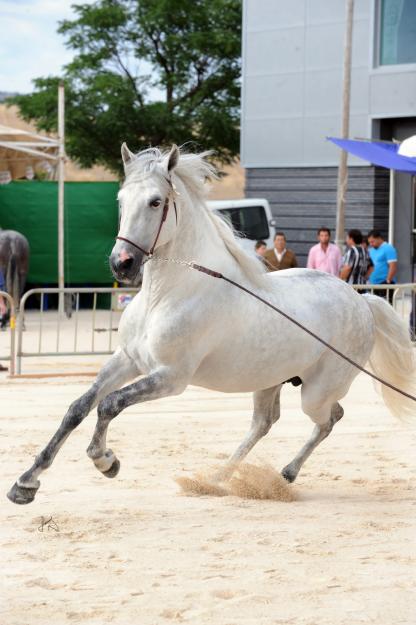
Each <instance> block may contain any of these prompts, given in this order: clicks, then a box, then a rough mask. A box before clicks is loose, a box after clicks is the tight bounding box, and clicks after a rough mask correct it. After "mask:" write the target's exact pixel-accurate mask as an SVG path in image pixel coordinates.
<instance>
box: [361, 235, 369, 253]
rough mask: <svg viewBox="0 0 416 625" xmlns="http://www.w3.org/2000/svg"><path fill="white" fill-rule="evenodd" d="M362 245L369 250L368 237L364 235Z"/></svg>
mask: <svg viewBox="0 0 416 625" xmlns="http://www.w3.org/2000/svg"><path fill="white" fill-rule="evenodd" d="M361 247H362V248H363V249H365V250H366V251H367V252H368V237H366V236H364V235H363V242H362V243H361Z"/></svg>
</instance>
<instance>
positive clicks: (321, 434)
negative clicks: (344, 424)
mask: <svg viewBox="0 0 416 625" xmlns="http://www.w3.org/2000/svg"><path fill="white" fill-rule="evenodd" d="M305 412H307V414H309V415H310V413H309V412H308V411H307V409H305ZM327 412H328V407H326V406H322V407H320V408H319V415H320V418H325V414H326V413H327ZM343 415H344V409H343V408H342V406H340V404H338V403H335V404H333V405H332V406H331V407H329V417H328V420H327V421H326V422H324V423H317V424H316V425H315V427H314V429H313V432H312V436H311V437H310V439H309V440H308V441H307V443H306V445H304V446H303V447H302V449H301V450H300V452H299V453H298V454H297V455H296V456H295V458H294V459H293V460H292V462H290V463H289V464H288V465H287V466H285V468H284V469H283V470H282V475H283V477H284V478H285V479H286V480H287V481H288V482H294V481H295V479H296V477H297V475H298V473H299V471H300V469H301V467H302V465H303V463H304V462H305V460H306V459H307V458H309V456H310V455H311V453H312V452H313V450H314V449H315V448H316V447H317V446H318V445H319V443H321V442H322V441H323V440H324V439H325V438H326V437H327V436H328V435H329V434H330V433H331V431H332V428H333V427H334V425H335V423H336V422H337V421H339V420H340V419H342V417H343ZM310 416H312V418H313V415H310Z"/></svg>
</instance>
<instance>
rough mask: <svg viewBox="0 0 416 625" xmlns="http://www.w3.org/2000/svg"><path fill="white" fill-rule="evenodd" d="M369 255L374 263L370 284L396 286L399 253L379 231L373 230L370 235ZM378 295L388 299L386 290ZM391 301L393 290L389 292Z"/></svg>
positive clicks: (377, 293)
mask: <svg viewBox="0 0 416 625" xmlns="http://www.w3.org/2000/svg"><path fill="white" fill-rule="evenodd" d="M368 243H369V245H370V247H369V250H368V251H369V254H370V258H371V261H372V263H373V269H372V271H371V273H370V277H369V282H370V284H395V282H396V277H395V276H396V273H397V251H396V249H395V248H394V247H393V246H392V245H391V244H390V243H387V241H385V240H384V237H383V236H382V235H381V233H380V232H379V231H378V230H371V232H369V233H368ZM374 292H375V294H376V295H380V296H381V297H386V290H378V289H377V290H375V291H374ZM388 295H389V301H390V302H391V300H392V297H393V292H392V290H389V294H388Z"/></svg>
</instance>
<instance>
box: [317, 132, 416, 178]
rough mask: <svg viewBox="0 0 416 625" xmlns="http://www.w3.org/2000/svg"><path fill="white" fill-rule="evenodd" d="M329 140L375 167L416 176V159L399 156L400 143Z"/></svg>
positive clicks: (330, 138) (333, 138) (332, 138)
mask: <svg viewBox="0 0 416 625" xmlns="http://www.w3.org/2000/svg"><path fill="white" fill-rule="evenodd" d="M328 140H329V141H332V143H335V145H337V146H338V147H340V148H342V149H343V150H346V151H347V152H349V153H350V154H353V155H354V156H358V157H359V158H362V159H363V160H365V161H368V162H369V163H372V164H373V165H379V166H380V167H386V168H387V169H395V170H396V171H403V172H405V173H408V174H413V175H416V158H410V157H409V156H401V154H398V153H397V150H398V149H399V145H400V144H398V143H380V142H374V141H356V140H353V139H336V138H335V137H328Z"/></svg>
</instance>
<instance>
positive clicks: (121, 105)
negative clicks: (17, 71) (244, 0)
mask: <svg viewBox="0 0 416 625" xmlns="http://www.w3.org/2000/svg"><path fill="white" fill-rule="evenodd" d="M74 9H75V12H76V19H74V20H65V21H63V22H61V23H60V26H59V30H58V32H59V33H61V34H62V35H64V37H65V38H66V45H67V46H68V47H69V48H70V49H72V50H73V51H74V58H73V61H72V62H71V63H69V64H68V65H66V66H65V68H64V71H63V76H60V77H57V76H54V77H46V78H37V79H36V80H35V81H34V84H35V90H34V92H33V93H31V94H29V95H20V96H16V97H15V98H13V102H14V103H16V104H17V105H18V106H19V108H20V111H21V114H22V116H23V117H24V119H26V120H34V121H35V122H36V125H37V127H38V128H39V129H40V130H46V131H56V129H57V87H58V84H59V82H60V81H61V80H63V82H64V84H65V126H66V150H67V153H68V155H69V156H70V157H71V158H74V159H76V160H77V161H78V162H79V163H80V164H81V165H82V166H84V167H90V166H92V165H94V164H96V163H100V164H104V165H106V166H107V167H109V168H110V169H111V170H113V171H116V172H119V171H120V169H121V160H120V144H121V142H122V141H125V140H126V141H128V143H129V146H130V147H131V148H132V149H133V150H138V149H141V148H143V147H148V146H149V145H168V144H170V143H172V142H175V143H178V144H183V143H186V142H188V141H192V142H195V143H196V144H197V146H198V148H203V149H213V150H214V151H215V152H216V154H217V156H218V158H219V159H220V160H221V161H223V162H230V161H232V160H233V158H234V157H235V155H236V154H237V153H238V150H239V104H240V83H239V80H240V71H241V70H240V48H241V0H97V1H96V2H95V3H94V4H90V5H87V4H80V5H75V6H74Z"/></svg>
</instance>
